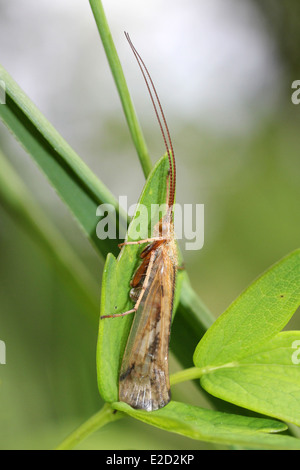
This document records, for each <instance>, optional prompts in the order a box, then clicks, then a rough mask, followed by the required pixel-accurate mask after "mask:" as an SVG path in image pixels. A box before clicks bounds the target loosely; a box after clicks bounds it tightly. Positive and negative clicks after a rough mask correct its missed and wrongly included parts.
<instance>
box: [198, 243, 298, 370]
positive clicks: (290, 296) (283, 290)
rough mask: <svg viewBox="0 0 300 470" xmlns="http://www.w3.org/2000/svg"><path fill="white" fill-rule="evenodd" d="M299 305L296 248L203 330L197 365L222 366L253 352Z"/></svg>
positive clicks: (277, 329) (275, 331)
mask: <svg viewBox="0 0 300 470" xmlns="http://www.w3.org/2000/svg"><path fill="white" fill-rule="evenodd" d="M299 304H300V250H296V251H294V252H293V253H291V254H290V255H288V256H287V257H285V258H284V259H283V260H281V261H279V262H278V263H277V264H275V265H274V266H273V267H271V268H270V269H269V270H268V271H267V272H266V273H265V274H263V275H262V276H261V277H260V278H259V279H257V280H256V281H255V282H254V283H253V284H251V285H250V287H248V289H247V290H246V291H245V292H243V293H242V294H241V295H240V296H239V297H238V298H237V299H236V300H235V302H233V303H232V304H231V305H230V307H229V308H228V309H227V310H226V311H225V312H224V313H223V314H222V315H221V316H220V317H219V318H218V319H217V320H216V322H215V323H214V324H213V326H212V327H211V328H210V329H209V330H208V331H207V333H206V334H205V335H204V337H203V338H202V340H201V341H200V343H199V345H198V346H197V348H196V351H195V354H194V363H195V365H196V366H197V367H201V368H202V367H213V366H218V365H224V364H226V363H228V362H232V361H238V360H239V359H241V358H243V357H246V356H249V355H250V354H252V353H254V352H255V351H256V350H257V348H258V347H259V346H260V345H262V344H264V343H265V342H266V341H268V340H270V339H271V338H272V337H273V336H275V335H276V334H277V333H278V332H280V331H281V330H282V328H283V327H284V326H285V325H286V324H287V323H288V321H289V320H290V318H291V316H292V315H293V313H294V312H295V311H296V309H297V308H298V306H299Z"/></svg>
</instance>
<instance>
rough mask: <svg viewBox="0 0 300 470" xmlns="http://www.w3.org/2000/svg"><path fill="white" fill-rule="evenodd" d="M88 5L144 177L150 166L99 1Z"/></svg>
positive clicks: (91, 1) (147, 173)
mask: <svg viewBox="0 0 300 470" xmlns="http://www.w3.org/2000/svg"><path fill="white" fill-rule="evenodd" d="M90 5H91V8H92V11H93V14H94V17H95V21H96V24H97V27H98V31H99V34H100V37H101V40H102V44H103V47H104V50H105V53H106V57H107V60H108V62H109V66H110V69H111V72H112V75H113V78H114V80H115V83H116V87H117V90H118V93H119V96H120V100H121V103H122V106H123V110H124V113H125V117H126V120H127V123H128V127H129V130H130V133H131V137H132V139H133V142H134V146H135V148H136V151H137V154H138V157H139V159H140V162H141V165H142V168H143V172H144V175H145V177H146V178H147V176H148V175H149V173H150V171H151V168H152V164H151V160H150V157H149V153H148V150H147V146H146V142H145V139H144V136H143V133H142V130H141V127H140V125H139V122H138V119H137V115H136V112H135V109H134V106H133V103H132V100H131V97H130V93H129V91H128V87H127V83H126V80H125V77H124V73H123V70H122V66H121V63H120V59H119V56H118V53H117V51H116V48H115V45H114V42H113V39H112V35H111V32H110V29H109V26H108V23H107V20H106V16H105V13H104V9H103V6H102V2H101V0H90Z"/></svg>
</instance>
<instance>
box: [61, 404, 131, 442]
mask: <svg viewBox="0 0 300 470" xmlns="http://www.w3.org/2000/svg"><path fill="white" fill-rule="evenodd" d="M122 417H123V413H121V412H120V411H116V410H114V409H113V408H112V407H111V406H110V405H109V404H108V403H106V404H105V405H104V406H103V408H102V409H101V410H100V411H98V413H96V414H95V415H93V416H92V417H91V418H90V419H88V420H87V421H85V422H84V423H83V424H82V425H81V426H79V428H77V429H76V430H75V431H74V432H73V433H72V434H70V435H69V436H68V437H67V438H66V439H65V440H64V441H63V442H62V443H61V444H59V446H58V447H57V448H56V450H71V449H73V448H74V447H75V446H76V445H77V444H79V443H80V442H81V441H83V440H84V439H85V438H86V437H88V436H89V435H90V434H92V433H93V432H95V431H97V430H98V429H100V428H102V427H103V426H104V425H105V424H107V423H111V422H113V421H116V420H118V419H120V418H122Z"/></svg>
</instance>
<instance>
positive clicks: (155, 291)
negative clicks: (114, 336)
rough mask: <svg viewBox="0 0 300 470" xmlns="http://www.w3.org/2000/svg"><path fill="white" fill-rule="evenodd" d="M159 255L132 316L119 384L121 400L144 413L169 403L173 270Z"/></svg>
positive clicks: (162, 255)
mask: <svg viewBox="0 0 300 470" xmlns="http://www.w3.org/2000/svg"><path fill="white" fill-rule="evenodd" d="M158 251H159V253H158V255H157V257H156V259H155V262H154V265H153V267H152V268H151V272H150V275H149V281H148V285H147V286H146V289H145V293H144V295H143V298H142V301H141V303H140V306H139V308H138V310H137V312H136V313H135V318H134V320H133V324H132V327H131V331H130V334H129V338H128V342H127V345H126V349H125V353H124V356H123V362H122V366H121V372H120V380H119V398H120V400H121V401H124V402H126V403H128V404H129V405H131V406H132V407H133V408H137V409H144V410H147V411H152V410H156V409H159V408H162V407H163V406H165V405H166V404H167V403H168V402H169V401H170V384H169V370H168V367H169V366H168V350H169V337H170V326H171V318H172V307H173V297H174V288H175V272H176V270H175V268H174V265H173V263H172V261H171V259H170V258H169V256H167V254H166V253H165V249H164V247H161V248H159V249H158Z"/></svg>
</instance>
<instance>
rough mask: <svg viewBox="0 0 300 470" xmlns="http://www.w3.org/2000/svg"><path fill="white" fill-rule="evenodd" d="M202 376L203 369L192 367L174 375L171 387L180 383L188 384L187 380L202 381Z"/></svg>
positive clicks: (171, 378) (171, 379)
mask: <svg viewBox="0 0 300 470" xmlns="http://www.w3.org/2000/svg"><path fill="white" fill-rule="evenodd" d="M202 374H203V369H200V368H199V367H190V368H189V369H183V370H180V371H179V372H175V373H174V374H172V375H171V377H170V382H171V385H175V384H178V383H180V382H186V381H187V380H194V379H200V377H201V375H202Z"/></svg>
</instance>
